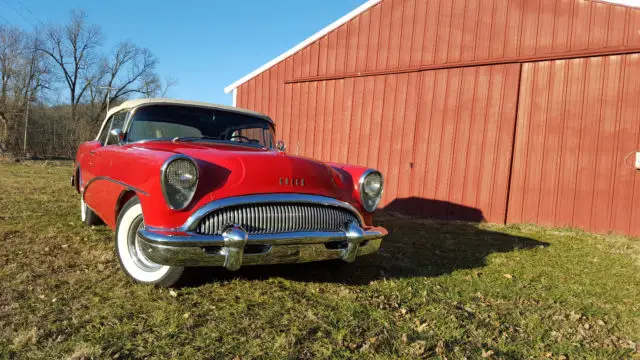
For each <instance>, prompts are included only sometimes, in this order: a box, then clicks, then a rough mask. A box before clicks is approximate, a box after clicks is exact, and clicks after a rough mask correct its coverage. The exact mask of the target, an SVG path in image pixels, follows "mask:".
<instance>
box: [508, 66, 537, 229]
mask: <svg viewBox="0 0 640 360" xmlns="http://www.w3.org/2000/svg"><path fill="white" fill-rule="evenodd" d="M537 67H538V64H534V65H533V80H532V81H531V101H530V102H529V106H530V107H529V115H528V120H529V123H528V124H527V131H526V134H527V135H528V136H530V135H531V123H532V122H533V121H532V114H533V103H532V101H533V99H534V98H535V97H536V96H535V92H536V80H537V79H538V69H537ZM514 141H515V140H514ZM525 144H526V146H525V148H524V157H523V159H524V179H523V187H522V191H523V195H522V203H521V204H520V220H521V221H522V217H523V216H522V214H523V213H524V203H525V200H526V195H525V193H526V191H527V190H526V189H527V179H528V176H527V165H528V164H529V146H531V144H530V143H529V141H525ZM539 195H540V194H538V196H539Z"/></svg>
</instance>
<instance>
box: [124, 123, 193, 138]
mask: <svg viewBox="0 0 640 360" xmlns="http://www.w3.org/2000/svg"><path fill="white" fill-rule="evenodd" d="M191 136H197V137H200V136H202V132H200V130H198V128H195V127H193V126H188V125H182V124H174V123H170V122H162V121H134V122H133V123H132V124H131V128H129V141H139V140H150V139H172V138H175V137H191ZM134 139H135V140H134Z"/></svg>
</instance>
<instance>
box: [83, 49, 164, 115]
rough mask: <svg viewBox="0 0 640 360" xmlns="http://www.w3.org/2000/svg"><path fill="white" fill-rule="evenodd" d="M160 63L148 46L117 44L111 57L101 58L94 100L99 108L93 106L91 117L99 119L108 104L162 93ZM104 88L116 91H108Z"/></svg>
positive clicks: (92, 94)
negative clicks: (134, 96)
mask: <svg viewBox="0 0 640 360" xmlns="http://www.w3.org/2000/svg"><path fill="white" fill-rule="evenodd" d="M157 65H158V59H157V58H156V57H155V56H154V55H153V54H152V53H151V51H149V50H148V49H145V48H141V47H138V46H137V45H135V44H133V43H131V42H128V41H127V42H122V43H120V44H118V46H117V47H116V49H115V50H114V52H113V54H112V56H111V57H110V58H107V59H103V60H102V62H101V66H100V72H99V74H98V76H97V77H96V78H95V79H94V84H95V85H94V86H93V88H92V89H91V103H92V104H94V105H97V108H95V109H94V113H93V114H92V120H93V121H94V122H97V121H99V120H100V115H101V114H102V113H103V112H104V111H105V110H106V108H107V103H112V104H113V103H114V102H117V101H118V100H122V99H126V98H128V97H130V96H131V95H134V94H137V95H142V96H153V95H156V94H158V93H160V91H161V82H160V80H159V78H158V75H157V74H156V73H155V69H156V66H157ZM101 87H109V88H112V89H115V90H113V91H105V90H104V89H101ZM107 97H109V99H108V100H109V101H108V102H107Z"/></svg>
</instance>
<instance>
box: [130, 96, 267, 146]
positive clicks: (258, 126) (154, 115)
mask: <svg viewBox="0 0 640 360" xmlns="http://www.w3.org/2000/svg"><path fill="white" fill-rule="evenodd" d="M273 138H274V129H273V126H272V125H271V123H270V122H269V121H267V120H265V119H263V118H260V117H257V116H251V115H249V114H242V113H237V112H233V111H227V110H222V109H209V108H200V107H193V106H180V105H150V106H143V107H140V108H138V109H137V110H136V111H134V113H133V117H132V119H131V126H130V127H129V131H127V138H126V139H127V141H129V142H135V141H141V140H159V139H175V140H176V141H216V142H226V143H231V144H236V145H247V146H256V147H267V148H273Z"/></svg>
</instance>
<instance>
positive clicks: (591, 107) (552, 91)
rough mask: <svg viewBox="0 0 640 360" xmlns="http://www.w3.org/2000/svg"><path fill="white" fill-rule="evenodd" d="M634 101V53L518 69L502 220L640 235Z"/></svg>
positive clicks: (638, 90)
mask: <svg viewBox="0 0 640 360" xmlns="http://www.w3.org/2000/svg"><path fill="white" fill-rule="evenodd" d="M638 99H640V55H639V54H634V55H623V56H605V57H592V58H585V59H573V60H560V61H545V62H538V63H532V64H525V65H523V71H522V82H521V88H520V103H519V110H518V125H517V132H516V145H515V151H514V161H513V164H514V165H513V175H512V185H511V192H510V193H511V194H510V200H509V216H508V221H509V222H535V223H542V224H549V225H558V226H564V225H570V226H577V227H581V228H584V229H589V230H594V231H606V230H616V231H618V232H622V233H631V234H635V235H640V223H638V221H635V220H637V219H638V218H639V216H640V208H639V207H638V206H637V205H638V204H640V179H638V176H640V175H639V174H638V173H637V171H636V170H635V169H634V168H633V164H634V160H635V151H636V150H640V113H639V110H638V109H640V106H638ZM634 204H635V206H634Z"/></svg>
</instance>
